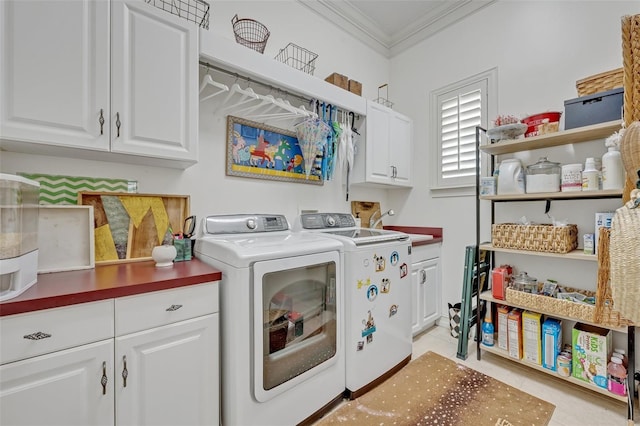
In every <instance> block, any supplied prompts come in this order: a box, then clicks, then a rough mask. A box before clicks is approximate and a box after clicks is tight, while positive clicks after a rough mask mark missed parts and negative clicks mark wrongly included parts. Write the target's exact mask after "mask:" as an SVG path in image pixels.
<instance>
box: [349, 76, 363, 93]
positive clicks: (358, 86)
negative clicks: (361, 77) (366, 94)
mask: <svg viewBox="0 0 640 426" xmlns="http://www.w3.org/2000/svg"><path fill="white" fill-rule="evenodd" d="M349 91H350V92H351V93H355V94H356V95H358V96H362V83H360V82H359V81H355V80H349Z"/></svg>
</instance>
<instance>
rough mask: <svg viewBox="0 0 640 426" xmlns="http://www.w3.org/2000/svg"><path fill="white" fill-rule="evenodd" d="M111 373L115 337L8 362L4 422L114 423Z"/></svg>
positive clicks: (1, 408)
mask: <svg viewBox="0 0 640 426" xmlns="http://www.w3.org/2000/svg"><path fill="white" fill-rule="evenodd" d="M112 373H113V339H109V340H103V341H101V342H97V343H91V344H88V345H82V346H78V347H75V348H72V349H66V350H63V351H58V352H53V353H50V354H46V355H40V356H37V357H34V358H28V359H24V360H21V361H15V362H11V363H8V364H4V365H2V366H0V424H2V425H7V426H8V425H12V426H13V425H15V426H18V425H25V426H26V425H68V426H72V425H73V426H86V425H105V426H107V425H113V418H114V415H113V414H114V413H113V401H114V394H113V374H112ZM102 378H105V379H106V383H105V385H104V387H103V386H102V383H101V380H102Z"/></svg>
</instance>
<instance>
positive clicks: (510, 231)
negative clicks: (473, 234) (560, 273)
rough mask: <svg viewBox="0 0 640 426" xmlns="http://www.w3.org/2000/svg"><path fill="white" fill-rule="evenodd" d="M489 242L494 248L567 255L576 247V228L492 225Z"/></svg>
mask: <svg viewBox="0 0 640 426" xmlns="http://www.w3.org/2000/svg"><path fill="white" fill-rule="evenodd" d="M491 242H492V244H493V246H494V247H496V248H506V249H515V250H530V251H539V252H547V253H568V252H570V251H571V250H574V249H576V248H577V247H578V226H577V225H573V224H571V225H566V226H553V225H547V224H540V225H520V224H517V223H500V224H493V225H492V226H491Z"/></svg>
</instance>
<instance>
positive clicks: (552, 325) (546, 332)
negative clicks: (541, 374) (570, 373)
mask: <svg viewBox="0 0 640 426" xmlns="http://www.w3.org/2000/svg"><path fill="white" fill-rule="evenodd" d="M561 346H562V322H561V321H560V320H558V319H555V318H547V319H545V320H544V322H543V323H542V366H543V367H544V368H548V369H549V370H551V371H556V358H557V356H558V354H559V353H560V349H561Z"/></svg>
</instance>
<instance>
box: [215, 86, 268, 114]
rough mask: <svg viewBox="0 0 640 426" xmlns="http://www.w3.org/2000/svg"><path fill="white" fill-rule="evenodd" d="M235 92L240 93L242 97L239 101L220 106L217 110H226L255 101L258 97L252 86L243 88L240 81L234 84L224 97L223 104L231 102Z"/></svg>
mask: <svg viewBox="0 0 640 426" xmlns="http://www.w3.org/2000/svg"><path fill="white" fill-rule="evenodd" d="M235 94H240V96H241V98H240V100H239V101H236V102H233V103H231V104H230V105H227V106H225V107H222V108H218V109H217V110H216V112H218V111H226V110H228V109H232V108H236V107H238V106H240V105H244V104H246V103H248V102H253V101H255V100H257V99H258V95H257V94H256V92H254V91H253V89H252V88H251V87H248V88H247V89H243V88H242V87H240V85H239V84H238V83H234V84H233V86H231V89H229V94H228V95H227V97H226V98H225V99H224V101H222V104H221V106H222V105H225V104H227V103H229V101H230V100H231V98H233V96H234V95H235Z"/></svg>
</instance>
